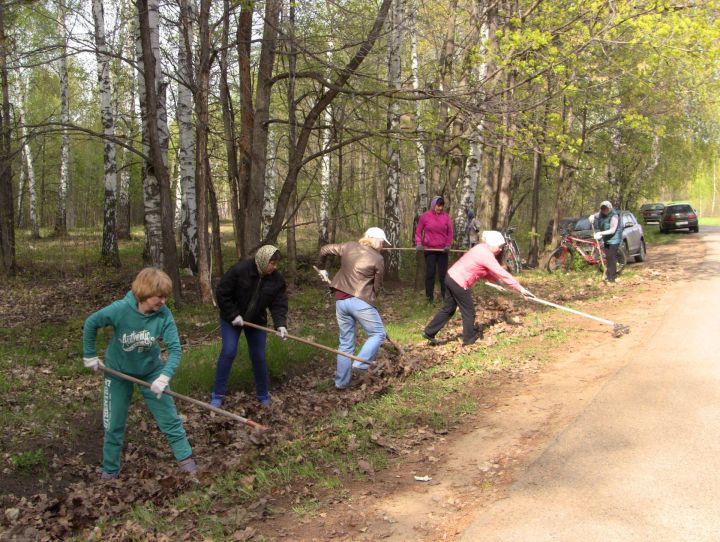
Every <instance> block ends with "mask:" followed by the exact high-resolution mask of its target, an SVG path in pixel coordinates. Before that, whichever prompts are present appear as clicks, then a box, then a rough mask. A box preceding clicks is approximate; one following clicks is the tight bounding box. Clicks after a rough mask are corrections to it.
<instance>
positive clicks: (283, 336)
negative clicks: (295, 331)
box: [277, 326, 288, 341]
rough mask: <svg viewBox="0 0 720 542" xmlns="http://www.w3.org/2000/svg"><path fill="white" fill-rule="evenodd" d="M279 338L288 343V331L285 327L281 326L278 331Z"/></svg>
mask: <svg viewBox="0 0 720 542" xmlns="http://www.w3.org/2000/svg"><path fill="white" fill-rule="evenodd" d="M277 336H278V337H280V338H281V339H282V340H283V341H287V338H288V330H287V328H286V327H284V326H280V327H279V328H278V329H277Z"/></svg>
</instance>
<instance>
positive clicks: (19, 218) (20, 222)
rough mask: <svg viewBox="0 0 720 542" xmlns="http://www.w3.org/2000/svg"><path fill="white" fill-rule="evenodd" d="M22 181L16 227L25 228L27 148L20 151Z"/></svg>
mask: <svg viewBox="0 0 720 542" xmlns="http://www.w3.org/2000/svg"><path fill="white" fill-rule="evenodd" d="M19 169H20V180H19V181H18V193H17V207H16V209H17V222H16V223H15V225H16V227H18V228H23V227H25V226H24V224H23V222H24V221H25V215H24V213H23V207H24V204H25V202H24V201H23V197H24V196H25V185H26V184H27V174H26V173H25V147H24V146H23V148H22V149H21V150H20V168H19Z"/></svg>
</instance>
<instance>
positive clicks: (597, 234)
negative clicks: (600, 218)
mask: <svg viewBox="0 0 720 542" xmlns="http://www.w3.org/2000/svg"><path fill="white" fill-rule="evenodd" d="M593 237H594V238H595V239H596V240H598V241H599V240H600V239H602V238H603V232H601V231H596V232H595V233H594V234H593Z"/></svg>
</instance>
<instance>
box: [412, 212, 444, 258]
mask: <svg viewBox="0 0 720 542" xmlns="http://www.w3.org/2000/svg"><path fill="white" fill-rule="evenodd" d="M423 232H424V233H425V235H424V236H423ZM452 242H453V226H452V220H450V215H449V214H447V213H446V212H445V211H443V212H442V213H440V214H438V213H436V212H435V211H434V210H433V209H429V210H427V211H425V212H424V213H423V214H421V215H420V220H418V225H417V229H416V230H415V244H416V245H420V244H422V245H423V246H424V247H425V248H445V247H449V246H451V245H452Z"/></svg>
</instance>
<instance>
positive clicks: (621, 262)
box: [616, 246, 627, 275]
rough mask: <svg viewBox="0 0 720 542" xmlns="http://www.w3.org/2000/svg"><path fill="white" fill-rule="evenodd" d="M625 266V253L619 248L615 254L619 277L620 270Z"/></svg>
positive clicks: (623, 249)
mask: <svg viewBox="0 0 720 542" xmlns="http://www.w3.org/2000/svg"><path fill="white" fill-rule="evenodd" d="M626 265H627V252H625V248H624V247H622V246H621V247H620V248H619V249H618V252H617V267H616V269H617V274H618V275H619V274H620V273H622V270H623V269H625V266H626Z"/></svg>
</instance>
